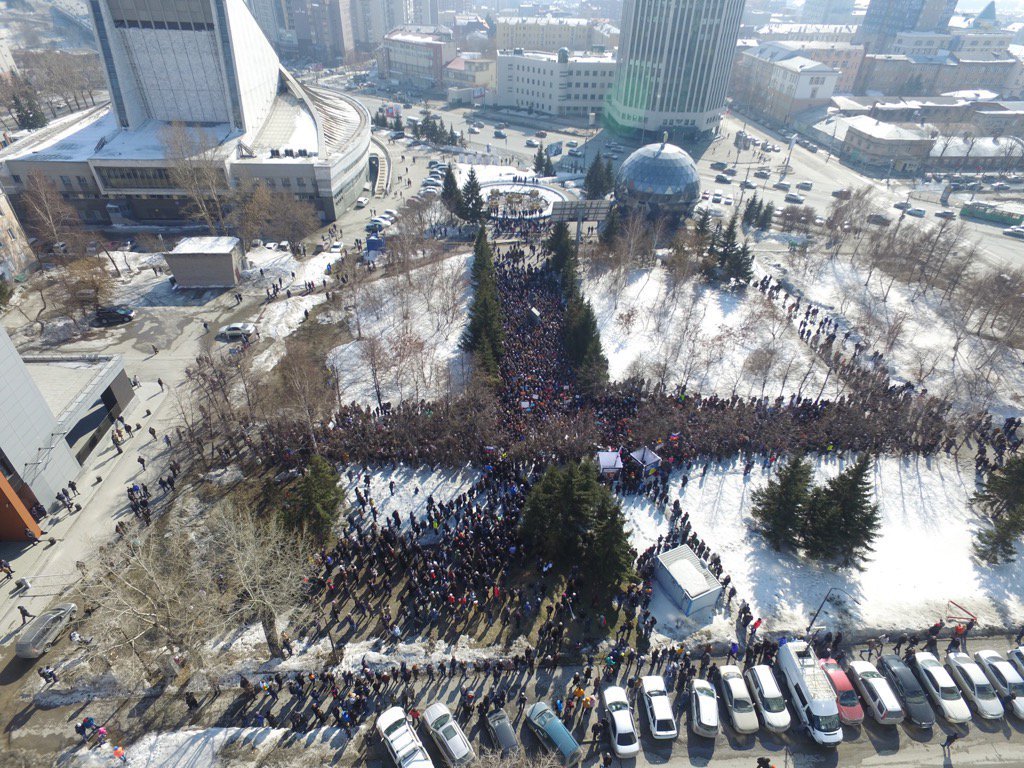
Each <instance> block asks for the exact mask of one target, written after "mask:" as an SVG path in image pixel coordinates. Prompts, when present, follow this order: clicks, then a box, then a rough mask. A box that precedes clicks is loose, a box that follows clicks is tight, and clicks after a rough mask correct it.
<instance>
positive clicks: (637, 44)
mask: <svg viewBox="0 0 1024 768" xmlns="http://www.w3.org/2000/svg"><path fill="white" fill-rule="evenodd" d="M743 3H744V0H626V2H625V3H624V5H623V11H622V24H621V31H620V37H619V64H618V68H617V70H616V73H615V85H614V86H613V88H612V93H611V96H610V99H609V102H608V109H607V111H606V113H605V114H606V117H607V119H608V120H609V122H610V123H611V125H612V126H613V127H615V128H617V129H619V130H623V131H628V132H634V133H635V132H646V131H653V132H654V134H653V135H655V136H659V137H660V135H661V132H662V131H668V132H669V133H670V134H672V135H677V136H686V135H694V134H698V133H703V132H706V131H712V130H714V129H715V128H716V127H717V126H718V123H719V121H720V120H721V116H722V111H723V110H724V108H725V96H726V92H727V90H728V86H729V77H730V75H731V72H732V64H733V59H734V58H735V55H736V38H737V36H738V33H739V27H740V17H741V15H742V13H743Z"/></svg>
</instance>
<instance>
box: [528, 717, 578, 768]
mask: <svg viewBox="0 0 1024 768" xmlns="http://www.w3.org/2000/svg"><path fill="white" fill-rule="evenodd" d="M526 725H527V726H528V727H529V728H530V730H531V731H533V733H534V735H535V736H536V737H537V740H538V741H539V742H540V743H541V746H542V747H544V749H546V750H548V751H549V752H556V753H558V756H559V761H560V762H561V764H562V766H563V768H569V766H574V765H578V764H579V763H580V762H582V760H583V750H582V749H581V748H580V745H579V743H578V742H577V741H576V739H574V738H573V735H572V734H571V733H569V729H568V728H566V727H565V725H564V724H563V723H562V721H561V720H559V719H558V717H557V716H556V715H555V713H554V712H552V711H551V707H549V706H548V705H547V704H546V703H545V702H543V701H538V702H537V703H536V704H534V705H533V706H532V707H530V708H529V709H528V710H526Z"/></svg>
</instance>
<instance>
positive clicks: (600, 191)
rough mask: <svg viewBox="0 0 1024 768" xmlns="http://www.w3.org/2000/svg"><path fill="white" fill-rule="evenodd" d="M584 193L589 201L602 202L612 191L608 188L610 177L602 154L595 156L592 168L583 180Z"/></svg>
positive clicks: (591, 164)
mask: <svg viewBox="0 0 1024 768" xmlns="http://www.w3.org/2000/svg"><path fill="white" fill-rule="evenodd" d="M583 191H584V193H585V194H586V196H587V199H588V200H600V199H601V198H602V197H604V196H605V195H607V194H608V193H609V192H610V191H611V188H610V187H609V186H608V176H607V172H606V169H605V166H604V161H603V160H602V159H601V153H600V152H598V153H597V154H596V155H595V156H594V159H593V160H592V161H591V163H590V167H589V168H588V169H587V175H586V177H585V178H584V179H583Z"/></svg>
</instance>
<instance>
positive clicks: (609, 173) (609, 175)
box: [604, 157, 615, 194]
mask: <svg viewBox="0 0 1024 768" xmlns="http://www.w3.org/2000/svg"><path fill="white" fill-rule="evenodd" d="M604 188H605V189H606V190H608V192H611V191H612V190H613V189H615V171H614V170H613V169H612V159H611V158H610V157H609V158H608V159H607V160H605V161H604ZM605 194H607V192H606V193H605Z"/></svg>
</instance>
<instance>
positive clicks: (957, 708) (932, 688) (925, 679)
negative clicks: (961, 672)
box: [911, 651, 971, 723]
mask: <svg viewBox="0 0 1024 768" xmlns="http://www.w3.org/2000/svg"><path fill="white" fill-rule="evenodd" d="M911 664H913V668H914V672H916V673H917V679H918V680H920V681H921V686H922V687H923V688H924V690H925V692H926V693H927V694H928V696H929V698H931V700H932V703H933V704H934V705H935V707H936V708H937V710H938V711H939V712H941V713H942V716H943V717H944V718H946V720H948V721H949V722H951V723H966V722H969V721H970V719H971V710H970V709H968V708H967V702H966V701H964V697H963V696H961V695H960V691H959V690H958V689H957V687H956V684H955V683H954V682H953V678H952V677H950V676H949V672H947V671H946V669H945V667H943V666H942V664H940V663H939V660H938V659H936V658H935V657H934V656H932V654H930V653H928V652H927V651H918V652H917V653H915V654H914V658H913V659H912V661H911Z"/></svg>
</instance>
